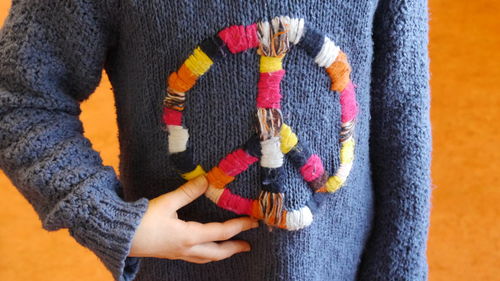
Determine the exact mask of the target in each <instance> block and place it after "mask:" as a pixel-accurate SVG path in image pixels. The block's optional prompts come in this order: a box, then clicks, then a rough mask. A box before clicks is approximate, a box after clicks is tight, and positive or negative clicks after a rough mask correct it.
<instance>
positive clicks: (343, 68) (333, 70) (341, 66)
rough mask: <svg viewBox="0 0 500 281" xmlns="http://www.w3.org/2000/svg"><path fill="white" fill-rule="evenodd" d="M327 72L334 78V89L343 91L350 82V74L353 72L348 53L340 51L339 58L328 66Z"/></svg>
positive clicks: (332, 88)
mask: <svg viewBox="0 0 500 281" xmlns="http://www.w3.org/2000/svg"><path fill="white" fill-rule="evenodd" d="M326 72H327V73H328V75H329V76H330V79H331V80H332V87H331V90H332V91H339V92H340V91H342V90H344V89H345V87H347V84H349V80H350V78H349V75H350V74H351V65H350V64H349V62H348V61H347V55H346V54H345V53H344V52H342V51H340V52H339V54H338V56H337V59H335V61H334V62H333V63H332V64H331V65H330V66H329V67H328V68H326Z"/></svg>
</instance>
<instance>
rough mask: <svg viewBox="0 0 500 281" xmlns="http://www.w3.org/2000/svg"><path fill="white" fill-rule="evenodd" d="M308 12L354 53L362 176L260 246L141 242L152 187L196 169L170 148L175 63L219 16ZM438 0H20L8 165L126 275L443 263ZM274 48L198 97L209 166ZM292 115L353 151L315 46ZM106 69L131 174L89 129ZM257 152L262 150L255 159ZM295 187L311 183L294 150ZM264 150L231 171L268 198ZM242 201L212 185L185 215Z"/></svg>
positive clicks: (302, 197)
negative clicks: (434, 123) (94, 142)
mask: <svg viewBox="0 0 500 281" xmlns="http://www.w3.org/2000/svg"><path fill="white" fill-rule="evenodd" d="M280 15H288V16H291V17H292V16H293V17H301V18H304V19H305V21H306V22H307V23H308V24H310V25H311V26H314V27H315V28H316V29H317V30H319V31H321V32H322V33H324V34H327V35H328V36H329V38H331V39H332V40H334V41H335V43H336V44H337V45H338V46H340V47H341V48H342V50H343V51H344V52H345V53H346V54H347V55H348V56H349V61H350V63H351V66H352V75H351V77H352V80H353V82H354V83H355V84H356V85H357V88H356V94H357V101H358V104H359V115H358V118H357V124H356V135H355V138H356V147H355V160H354V164H353V167H352V171H351V174H350V175H349V177H348V180H347V182H346V183H345V185H344V186H343V187H342V188H341V189H340V190H338V191H337V192H335V193H331V194H325V195H326V196H325V200H324V202H323V204H322V205H321V206H320V207H319V208H318V210H316V212H315V214H314V221H313V223H312V224H311V225H310V226H308V227H306V228H303V229H300V230H297V231H287V230H285V229H279V228H275V229H274V230H273V231H269V230H268V228H267V227H265V226H264V225H262V224H261V226H260V227H259V228H256V229H252V230H249V231H246V232H243V233H240V234H239V235H237V236H236V237H235V238H236V239H243V240H247V241H249V243H250V244H251V245H252V250H251V251H250V252H247V253H241V254H237V255H235V256H233V257H231V258H228V259H225V260H222V261H218V262H212V263H207V264H195V263H188V262H185V261H181V260H166V259H156V258H135V257H128V256H127V255H128V253H129V250H130V242H131V239H132V237H133V234H134V231H135V229H136V227H137V226H138V224H139V222H140V220H141V217H142V215H143V214H144V212H145V210H146V208H147V206H148V202H149V201H148V199H152V198H154V197H156V196H158V195H160V194H163V193H165V192H168V191H171V190H173V189H175V188H177V187H178V186H180V185H181V184H182V183H184V182H185V180H184V179H183V178H182V177H180V176H179V174H178V173H177V172H176V170H175V169H174V167H173V165H172V161H171V159H169V157H168V151H167V148H168V143H167V134H166V132H165V130H163V123H162V107H161V104H162V100H163V98H164V96H165V87H166V83H165V81H166V78H167V77H168V75H169V73H171V72H172V71H176V70H177V69H178V68H179V66H180V65H181V64H182V62H183V61H184V60H185V59H186V58H187V57H188V56H189V54H190V53H191V52H192V50H193V49H194V48H195V47H196V46H197V44H198V43H199V42H200V41H202V40H203V39H204V38H206V37H208V36H211V35H213V34H215V33H216V32H217V31H219V30H220V29H222V28H224V27H227V26H230V25H234V24H243V25H248V24H251V23H253V22H256V21H258V20H260V19H263V18H272V17H274V16H280ZM427 44H428V11H427V1H426V0H417V1H409V0H408V1H406V0H379V1H377V0H363V1H347V0H345V1H344V0H343V1H318V0H311V1H298V0H297V1H295V0H286V1H284V0H280V1H230V0H218V1H190V0H189V1H188V0H186V1H183V0H179V1H165V0H154V1H132V0H123V1H120V0H99V1H98V0H95V1H94V0H16V1H13V5H12V8H11V10H10V14H9V16H8V18H7V20H6V22H5V23H4V26H3V28H2V30H1V33H0V119H1V122H0V168H1V169H2V170H3V171H4V172H5V174H6V175H7V176H8V177H9V178H10V179H11V180H12V182H13V184H14V185H15V186H16V187H17V189H18V190H19V191H20V192H21V193H22V194H23V195H24V197H25V198H26V199H27V200H28V201H29V202H30V204H31V205H32V206H33V208H34V210H35V211H36V212H37V214H38V215H39V217H40V220H41V222H42V226H43V228H44V229H46V230H50V231H52V230H57V229H61V228H68V229H69V231H70V234H71V235H72V236H73V237H74V238H75V239H76V241H78V242H79V243H81V244H82V245H84V246H85V247H87V248H89V249H90V250H92V251H93V252H94V253H95V254H96V255H97V256H98V257H99V258H100V260H101V261H102V262H103V263H104V265H105V266H106V267H107V269H108V270H109V271H110V272H111V273H112V274H113V277H114V278H115V279H116V280H149V281H151V280H163V281H166V280H176V281H180V280H218V281H226V280H227V281H229V280H250V281H257V280H317V281H323V280H426V279H427V270H428V266H427V260H426V241H427V233H428V225H429V209H430V183H431V180H430V169H429V168H430V154H431V134H430V133H431V130H430V129H431V127H430V121H429V83H428V81H429V58H428V50H427ZM258 65H259V61H258V56H257V55H256V54H255V51H246V52H242V53H239V54H237V55H232V56H228V57H227V58H226V59H225V60H224V61H223V62H221V63H218V64H217V65H216V66H213V67H212V69H211V70H210V72H209V73H207V74H206V75H204V76H203V78H201V79H199V81H198V82H197V84H196V86H195V87H194V88H193V89H192V90H191V91H190V93H189V98H188V99H187V100H186V110H185V112H184V118H185V120H186V123H187V124H188V126H189V129H190V141H191V142H192V147H193V157H194V160H195V161H196V162H197V163H200V164H201V165H202V166H203V167H206V168H210V167H213V166H214V165H217V163H218V162H219V161H220V159H221V158H222V157H223V156H225V155H227V154H228V153H229V152H231V151H232V150H233V149H235V148H236V147H238V146H239V145H241V144H242V143H243V142H244V141H245V140H246V139H247V138H248V136H249V134H250V132H251V126H252V122H253V119H252V116H253V115H254V112H255V95H256V86H255V85H256V82H257V80H258V75H259V73H258ZM283 68H284V69H286V70H287V74H286V76H285V77H284V78H283V81H282V84H281V87H282V89H283V100H282V110H283V114H284V119H285V120H286V122H287V123H288V124H289V125H290V126H291V127H293V128H294V130H295V131H296V132H297V135H298V136H299V139H304V140H307V142H308V143H309V145H310V148H311V149H313V150H314V151H315V152H316V153H317V154H319V155H320V156H321V158H322V159H323V161H324V165H325V167H324V168H325V170H327V171H330V172H333V171H335V170H336V169H337V168H338V166H339V142H338V138H339V130H340V107H339V96H338V95H337V94H335V92H332V91H329V89H328V87H329V78H328V76H327V75H326V73H325V71H324V70H322V69H321V68H320V67H318V66H317V65H316V64H315V63H314V61H313V60H312V59H311V58H310V57H309V56H307V54H306V53H305V52H304V51H303V50H301V49H296V50H294V51H291V52H290V53H289V54H288V55H287V58H286V59H285V60H284V65H283ZM103 69H105V70H106V72H107V74H108V75H109V78H110V80H111V83H112V85H113V91H114V97H115V105H116V111H117V122H118V127H119V143H120V167H119V169H120V173H119V174H120V176H119V177H117V174H115V171H114V170H113V168H112V167H110V166H103V164H102V159H101V158H100V155H99V153H98V152H97V151H95V150H93V149H92V146H91V142H90V141H89V140H88V139H87V138H85V137H84V136H83V127H82V123H81V122H80V120H79V114H80V107H79V105H80V102H82V101H84V100H85V99H87V98H88V97H89V95H90V94H91V93H92V92H93V91H94V90H95V88H96V87H97V85H98V83H99V81H100V79H101V72H102V70H103ZM253 167H255V166H253ZM284 169H285V175H286V177H285V184H286V185H287V186H288V187H289V192H288V194H287V197H286V200H285V202H284V205H285V207H286V208H288V209H296V208H298V207H300V206H303V205H304V204H305V202H307V201H308V200H309V198H310V197H311V190H310V189H308V188H307V185H306V184H305V183H304V181H303V180H302V178H301V177H300V175H299V174H297V171H296V170H295V169H294V168H293V167H291V166H290V165H289V164H285V166H284ZM260 184H261V183H260V175H259V171H258V170H257V169H256V168H250V169H249V170H248V171H247V172H246V173H243V174H241V175H240V176H238V177H237V179H236V180H235V181H234V182H233V183H231V184H230V185H229V186H228V188H230V189H231V191H232V192H233V193H234V194H238V195H240V196H243V197H247V198H256V197H257V195H258V192H259V189H260V188H261V185H260ZM236 216H238V215H236V214H235V213H232V212H229V211H227V210H224V209H222V208H219V207H218V206H216V205H215V204H213V203H212V202H211V201H210V200H208V199H207V198H206V197H203V196H202V197H200V198H197V199H196V200H195V201H194V202H193V203H192V204H190V205H188V206H186V207H184V208H183V209H181V210H179V218H181V219H184V220H196V221H200V222H210V221H224V220H227V219H229V218H233V217H236Z"/></svg>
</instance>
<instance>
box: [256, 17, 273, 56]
mask: <svg viewBox="0 0 500 281" xmlns="http://www.w3.org/2000/svg"><path fill="white" fill-rule="evenodd" d="M259 25H261V26H262V28H259V31H260V32H262V36H261V35H260V33H259V32H258V33H257V36H258V37H259V41H260V43H261V44H262V45H263V46H264V47H266V48H268V49H269V44H270V42H271V30H270V25H269V22H267V21H261V22H259Z"/></svg>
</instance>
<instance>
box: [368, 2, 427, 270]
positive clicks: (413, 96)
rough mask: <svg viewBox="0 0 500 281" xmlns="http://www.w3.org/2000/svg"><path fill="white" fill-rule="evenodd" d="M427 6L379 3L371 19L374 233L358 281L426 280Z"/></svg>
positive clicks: (407, 3)
mask: <svg viewBox="0 0 500 281" xmlns="http://www.w3.org/2000/svg"><path fill="white" fill-rule="evenodd" d="M427 7H428V6H427V0H416V1H409V0H408V1H407V0H381V1H380V3H379V7H378V10H377V12H376V17H375V21H374V29H375V31H374V34H373V38H374V42H375V43H374V44H375V45H374V61H373V68H372V70H373V72H372V84H371V86H372V93H371V95H372V100H371V143H370V144H371V146H370V151H371V155H370V156H371V163H372V168H373V183H374V190H375V204H376V211H375V219H374V231H373V233H372V235H371V237H370V240H369V242H368V246H367V248H366V251H365V255H364V259H363V261H362V264H361V268H360V272H359V277H360V280H426V279H427V271H428V265H427V259H426V243H427V235H428V226H429V210H430V191H431V180H430V159H431V141H432V140H431V126H430V112H429V108H430V94H429V92H430V90H429V58H428V49H427V48H428V11H427Z"/></svg>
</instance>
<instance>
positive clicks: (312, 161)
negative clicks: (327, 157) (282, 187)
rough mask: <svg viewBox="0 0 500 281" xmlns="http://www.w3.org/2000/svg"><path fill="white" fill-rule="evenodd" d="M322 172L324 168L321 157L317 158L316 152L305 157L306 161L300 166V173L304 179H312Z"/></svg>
mask: <svg viewBox="0 0 500 281" xmlns="http://www.w3.org/2000/svg"><path fill="white" fill-rule="evenodd" d="M324 172H325V169H324V168H323V163H322V162H321V158H319V156H318V155H316V154H313V155H311V157H309V159H307V163H306V164H305V165H304V166H302V167H301V168H300V173H301V174H302V177H304V180H306V181H313V180H315V179H316V178H318V177H319V176H321V175H322V174H323V173H324Z"/></svg>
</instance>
